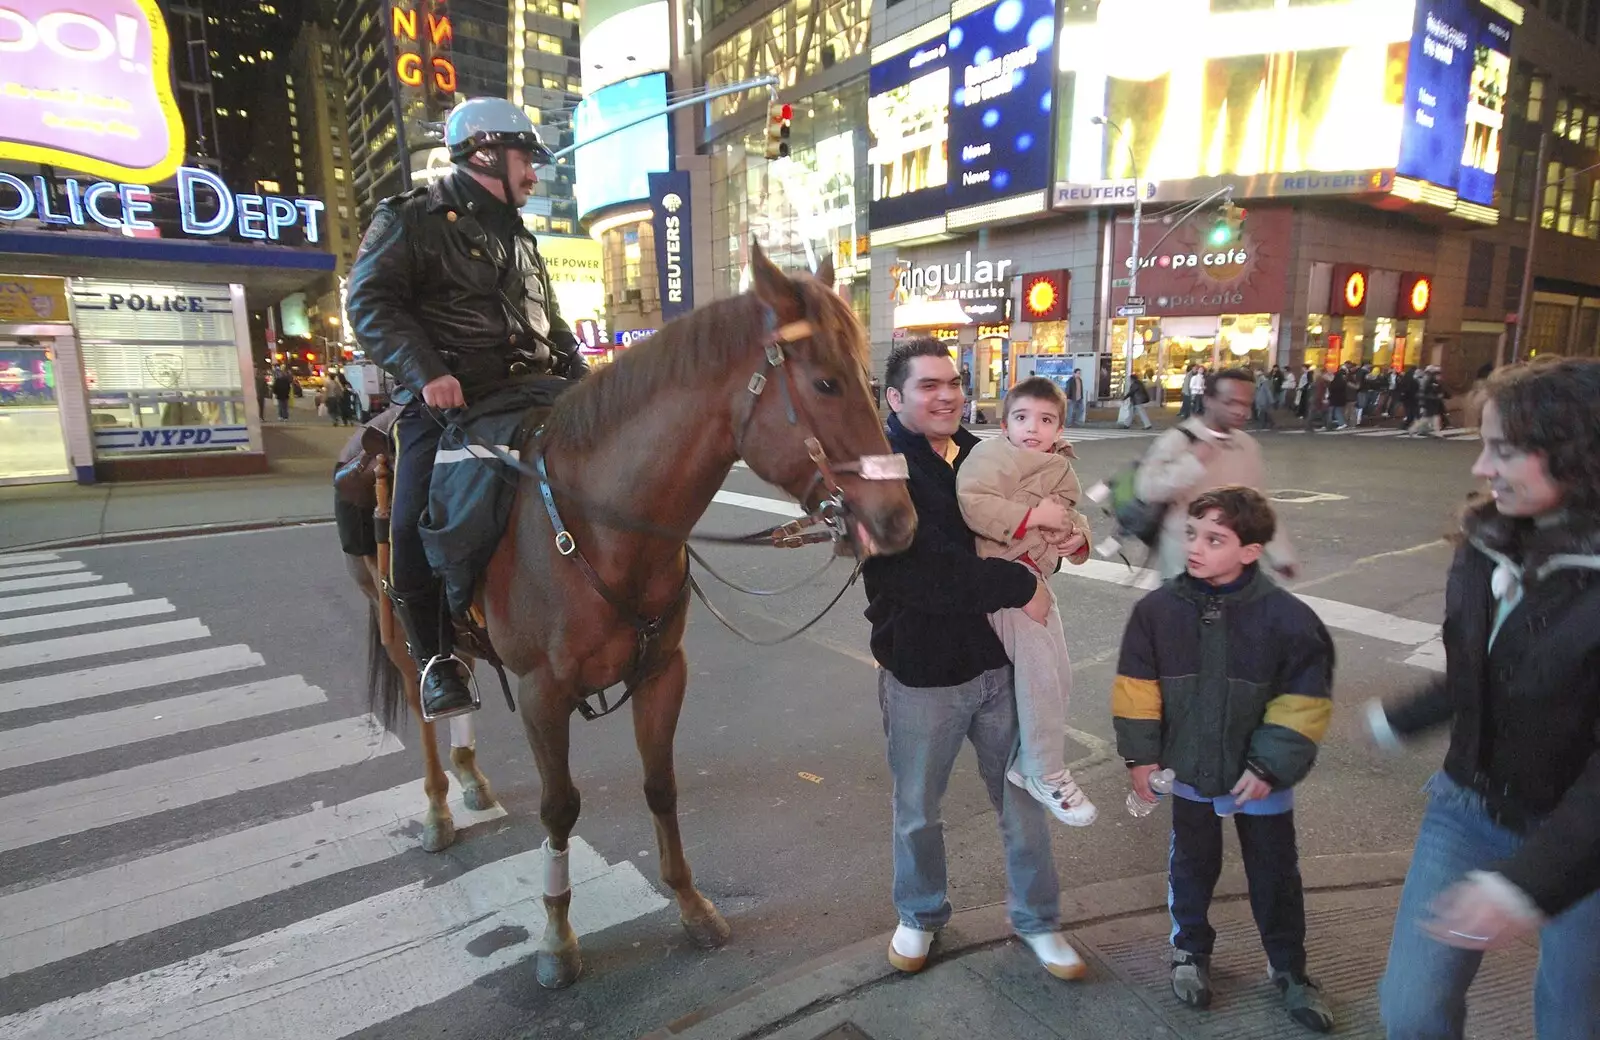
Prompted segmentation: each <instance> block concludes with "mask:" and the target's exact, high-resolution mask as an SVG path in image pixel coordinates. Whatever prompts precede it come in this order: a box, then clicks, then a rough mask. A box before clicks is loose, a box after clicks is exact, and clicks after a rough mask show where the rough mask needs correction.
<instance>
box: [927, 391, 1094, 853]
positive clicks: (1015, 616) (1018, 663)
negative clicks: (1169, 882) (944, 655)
mask: <svg viewBox="0 0 1600 1040" xmlns="http://www.w3.org/2000/svg"><path fill="white" fill-rule="evenodd" d="M1066 410H1067V399H1066V396H1065V395H1064V394H1063V393H1062V392H1061V388H1060V387H1058V386H1056V384H1054V383H1052V382H1051V381H1050V380H1048V379H1043V378H1040V377H1038V376H1035V377H1034V378H1032V379H1025V380H1023V381H1022V382H1020V383H1018V384H1017V385H1016V386H1014V387H1012V388H1011V390H1010V391H1009V392H1008V393H1007V394H1006V399H1005V403H1004V405H1003V406H1002V408H1001V412H1000V428H1001V431H1002V433H1003V436H1001V437H996V438H993V439H991V440H987V441H984V442H983V443H981V444H979V445H978V446H977V447H976V448H974V449H972V454H971V455H969V456H968V457H967V461H966V464H965V465H964V466H962V468H961V472H960V473H959V474H958V475H957V476H956V497H957V499H958V500H959V502H960V503H961V517H962V519H963V520H965V521H966V524H967V526H968V527H970V528H971V529H972V532H973V534H975V535H976V536H977V549H978V555H979V556H981V557H990V556H998V557H1000V558H1001V559H1004V560H1016V561H1018V562H1020V563H1022V564H1024V565H1026V566H1027V567H1029V568H1030V569H1031V570H1033V572H1034V573H1035V574H1037V575H1038V576H1039V577H1040V578H1041V579H1044V578H1046V577H1048V576H1049V575H1051V574H1054V573H1055V572H1056V571H1057V570H1059V569H1060V567H1061V563H1062V561H1063V560H1070V561H1071V562H1073V563H1075V564H1082V563H1083V562H1084V561H1085V560H1087V559H1088V558H1089V520H1088V518H1087V517H1085V516H1084V515H1083V514H1082V513H1081V512H1079V511H1078V503H1079V502H1080V501H1081V500H1082V499H1083V491H1082V488H1081V486H1080V485H1079V483H1078V475H1077V473H1076V472H1074V471H1073V468H1072V459H1073V458H1074V455H1073V451H1072V445H1070V444H1068V443H1067V442H1066V441H1063V440H1061V439H1060V434H1061V428H1062V425H1063V417H1064V416H1065V414H1066ZM1048 587H1049V586H1048V585H1046V588H1048ZM989 623H990V624H991V625H993V626H994V630H995V632H996V633H997V634H998V635H999V636H1000V641H1001V642H1002V643H1003V644H1005V648H1006V656H1007V657H1009V658H1010V659H1011V664H1012V676H1013V681H1012V687H1013V690H1014V692H1015V694H1016V698H1017V720H1018V726H1019V729H1020V731H1021V738H1020V742H1019V745H1018V748H1017V753H1016V755H1014V756H1013V759H1012V762H1011V764H1010V768H1008V769H1007V770H1006V779H1007V780H1009V781H1010V782H1011V783H1013V784H1015V785H1016V786H1018V787H1020V788H1022V789H1023V790H1024V791H1026V792H1027V793H1028V795H1029V796H1030V797H1032V798H1033V800H1034V801H1036V802H1038V803H1039V804H1040V805H1043V806H1044V807H1045V808H1046V809H1048V810H1050V812H1051V813H1052V814H1053V815H1054V816H1055V817H1056V819H1058V820H1060V821H1061V822H1062V823H1065V824H1066V825H1067V826H1069V827H1087V826H1088V825H1089V824H1091V823H1093V822H1094V820H1095V816H1096V815H1097V813H1096V810H1095V807H1094V803H1093V802H1091V801H1089V798H1088V796H1087V795H1085V794H1084V793H1083V790H1082V788H1080V787H1079V786H1078V784H1077V781H1075V780H1073V778H1072V773H1071V772H1069V771H1068V770H1067V762H1066V757H1065V756H1064V754H1063V753H1062V752H1063V743H1062V739H1061V737H1062V734H1063V733H1064V732H1066V726H1067V705H1068V703H1069V702H1070V701H1071V699H1072V661H1071V659H1070V658H1069V657H1068V655H1067V639H1066V636H1065V635H1064V634H1063V632H1062V630H1061V614H1060V612H1059V611H1058V610H1057V609H1056V604H1055V601H1054V598H1053V596H1052V599H1051V604H1050V611H1049V614H1048V616H1047V617H1046V619H1045V622H1044V624H1042V625H1041V624H1039V623H1038V622H1036V621H1034V620H1033V619H1032V618H1031V617H1029V616H1028V615H1027V614H1026V613H1025V612H1024V611H1022V610H1019V609H1015V608H1009V609H1006V610H997V611H995V612H994V613H993V614H990V615H989Z"/></svg>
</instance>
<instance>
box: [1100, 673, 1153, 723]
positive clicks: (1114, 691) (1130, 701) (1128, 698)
mask: <svg viewBox="0 0 1600 1040" xmlns="http://www.w3.org/2000/svg"><path fill="white" fill-rule="evenodd" d="M1111 714H1112V715H1114V716H1116V717H1117V718H1123V719H1148V720H1153V721H1156V722H1159V721H1161V684H1160V683H1159V682H1157V681H1156V680H1154V679H1135V678H1133V677H1132V676H1128V675H1119V676H1117V679H1116V681H1115V682H1114V683H1112V685H1111Z"/></svg>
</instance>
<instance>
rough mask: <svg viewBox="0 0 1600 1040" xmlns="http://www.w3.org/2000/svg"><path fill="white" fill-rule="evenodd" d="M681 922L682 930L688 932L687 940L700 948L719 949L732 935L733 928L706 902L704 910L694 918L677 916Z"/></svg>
mask: <svg viewBox="0 0 1600 1040" xmlns="http://www.w3.org/2000/svg"><path fill="white" fill-rule="evenodd" d="M679 920H681V921H682V922H683V930H684V931H685V932H688V933H689V940H690V941H691V942H693V943H694V944H695V945H696V946H698V947H700V948H701V949H702V950H716V949H720V948H721V947H722V945H723V944H724V943H726V942H727V941H728V939H729V938H730V937H731V936H732V935H733V929H732V928H729V927H728V922H727V921H724V920H723V919H722V915H721V914H720V913H718V912H717V908H716V907H714V906H712V905H710V904H709V903H708V904H706V912H705V913H704V914H703V915H702V916H700V917H695V918H688V917H682V918H679Z"/></svg>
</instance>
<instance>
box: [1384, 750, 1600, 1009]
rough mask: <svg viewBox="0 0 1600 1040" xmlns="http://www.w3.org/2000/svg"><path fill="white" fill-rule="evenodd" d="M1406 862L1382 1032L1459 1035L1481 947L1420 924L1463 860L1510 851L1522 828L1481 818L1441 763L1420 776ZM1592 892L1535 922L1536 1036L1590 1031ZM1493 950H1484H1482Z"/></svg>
mask: <svg viewBox="0 0 1600 1040" xmlns="http://www.w3.org/2000/svg"><path fill="white" fill-rule="evenodd" d="M1427 790H1428V793H1429V795H1430V796H1431V797H1430V798H1429V801H1428V810H1427V812H1426V813H1424V814H1423V817H1422V829H1421V832H1420V833H1418V835H1417V846H1416V850H1415V851H1414V852H1413V853H1412V854H1411V869H1410V870H1409V871H1407V873H1406V884H1405V888H1404V889H1403V890H1402V891H1401V894H1400V911H1399V913H1398V914H1396V915H1395V924H1394V939H1393V941H1392V942H1391V943H1390V946H1389V967H1388V969H1387V970H1386V971H1385V972H1384V976H1383V982H1382V983H1381V984H1380V985H1379V987H1378V998H1379V1003H1380V1006H1381V1009H1382V1016H1383V1024H1384V1028H1385V1029H1387V1030H1388V1036H1389V1040H1460V1038H1461V1036H1462V1034H1463V1031H1464V1030H1465V1028H1466V1019H1467V1003H1466V998H1467V987H1468V986H1470V985H1472V979H1473V976H1474V975H1476V974H1477V972H1478V964H1479V962H1481V961H1482V960H1483V954H1482V953H1479V952H1476V951H1472V950H1460V949H1456V948H1455V947H1453V946H1446V945H1444V944H1443V943H1440V942H1436V941H1435V940H1434V939H1432V938H1431V937H1430V936H1428V935H1427V933H1425V932H1423V931H1422V928H1421V924H1422V922H1424V921H1426V920H1427V919H1428V918H1429V916H1430V914H1429V907H1430V906H1432V904H1433V902H1434V900H1436V899H1438V898H1439V896H1440V895H1441V894H1443V893H1444V891H1445V890H1446V889H1447V888H1449V887H1450V886H1451V885H1453V884H1455V883H1456V882H1458V881H1460V880H1462V878H1463V876H1464V875H1465V874H1466V873H1467V871H1469V870H1484V869H1488V868H1490V867H1492V866H1493V864H1495V863H1496V862H1498V861H1500V860H1504V859H1507V858H1509V857H1510V856H1512V855H1514V854H1515V853H1516V851H1517V850H1518V849H1519V848H1521V846H1522V840H1523V839H1522V837H1521V836H1520V835H1518V834H1516V833H1514V832H1512V831H1509V830H1506V829H1505V828H1504V827H1501V826H1499V825H1498V824H1496V823H1495V822H1494V821H1493V820H1492V819H1490V817H1489V814H1488V812H1487V811H1486V810H1485V808H1484V804H1483V799H1482V798H1481V797H1479V796H1478V795H1477V794H1476V793H1475V792H1473V791H1469V790H1467V789H1466V788H1464V787H1461V786H1460V785H1459V784H1457V783H1455V782H1454V781H1453V780H1451V779H1450V778H1449V777H1447V776H1445V775H1444V774H1443V773H1439V774H1437V775H1435V776H1434V778H1433V779H1432V780H1430V781H1428V787H1427ZM1596 936H1600V893H1597V894H1595V895H1591V896H1589V898H1587V899H1585V900H1583V901H1582V902H1580V903H1578V904H1576V905H1575V906H1573V907H1571V908H1570V909H1568V910H1567V912H1566V913H1564V914H1562V915H1561V916H1560V917H1557V918H1556V919H1555V920H1553V921H1551V922H1550V923H1549V924H1547V925H1545V926H1544V928H1543V929H1542V930H1541V931H1540V932H1539V971H1538V975H1537V976H1536V977H1535V979H1534V994H1533V1011H1534V1024H1535V1027H1536V1029H1537V1031H1538V1035H1539V1040H1600V939H1597V938H1596ZM1491 956H1493V954H1491Z"/></svg>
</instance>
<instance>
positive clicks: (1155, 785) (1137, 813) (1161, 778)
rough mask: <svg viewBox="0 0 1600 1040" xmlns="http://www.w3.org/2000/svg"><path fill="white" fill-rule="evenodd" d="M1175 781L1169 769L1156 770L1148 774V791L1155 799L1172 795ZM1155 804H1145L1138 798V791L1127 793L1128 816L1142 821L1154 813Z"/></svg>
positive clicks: (1173, 774) (1175, 776)
mask: <svg viewBox="0 0 1600 1040" xmlns="http://www.w3.org/2000/svg"><path fill="white" fill-rule="evenodd" d="M1176 779H1177V774H1175V773H1174V772H1173V771H1172V770H1170V769H1158V770H1156V771H1155V772H1154V773H1151V774H1150V790H1151V791H1153V792H1154V793H1155V796H1156V798H1157V799H1160V798H1161V797H1163V796H1164V795H1169V794H1171V793H1172V781H1174V780H1176ZM1156 804H1157V803H1156V802H1147V801H1145V800H1144V799H1143V798H1140V797H1139V792H1138V791H1129V792H1128V815H1129V816H1134V817H1137V818H1139V819H1143V818H1144V817H1146V816H1149V815H1150V814H1151V813H1153V812H1155V811H1156Z"/></svg>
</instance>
